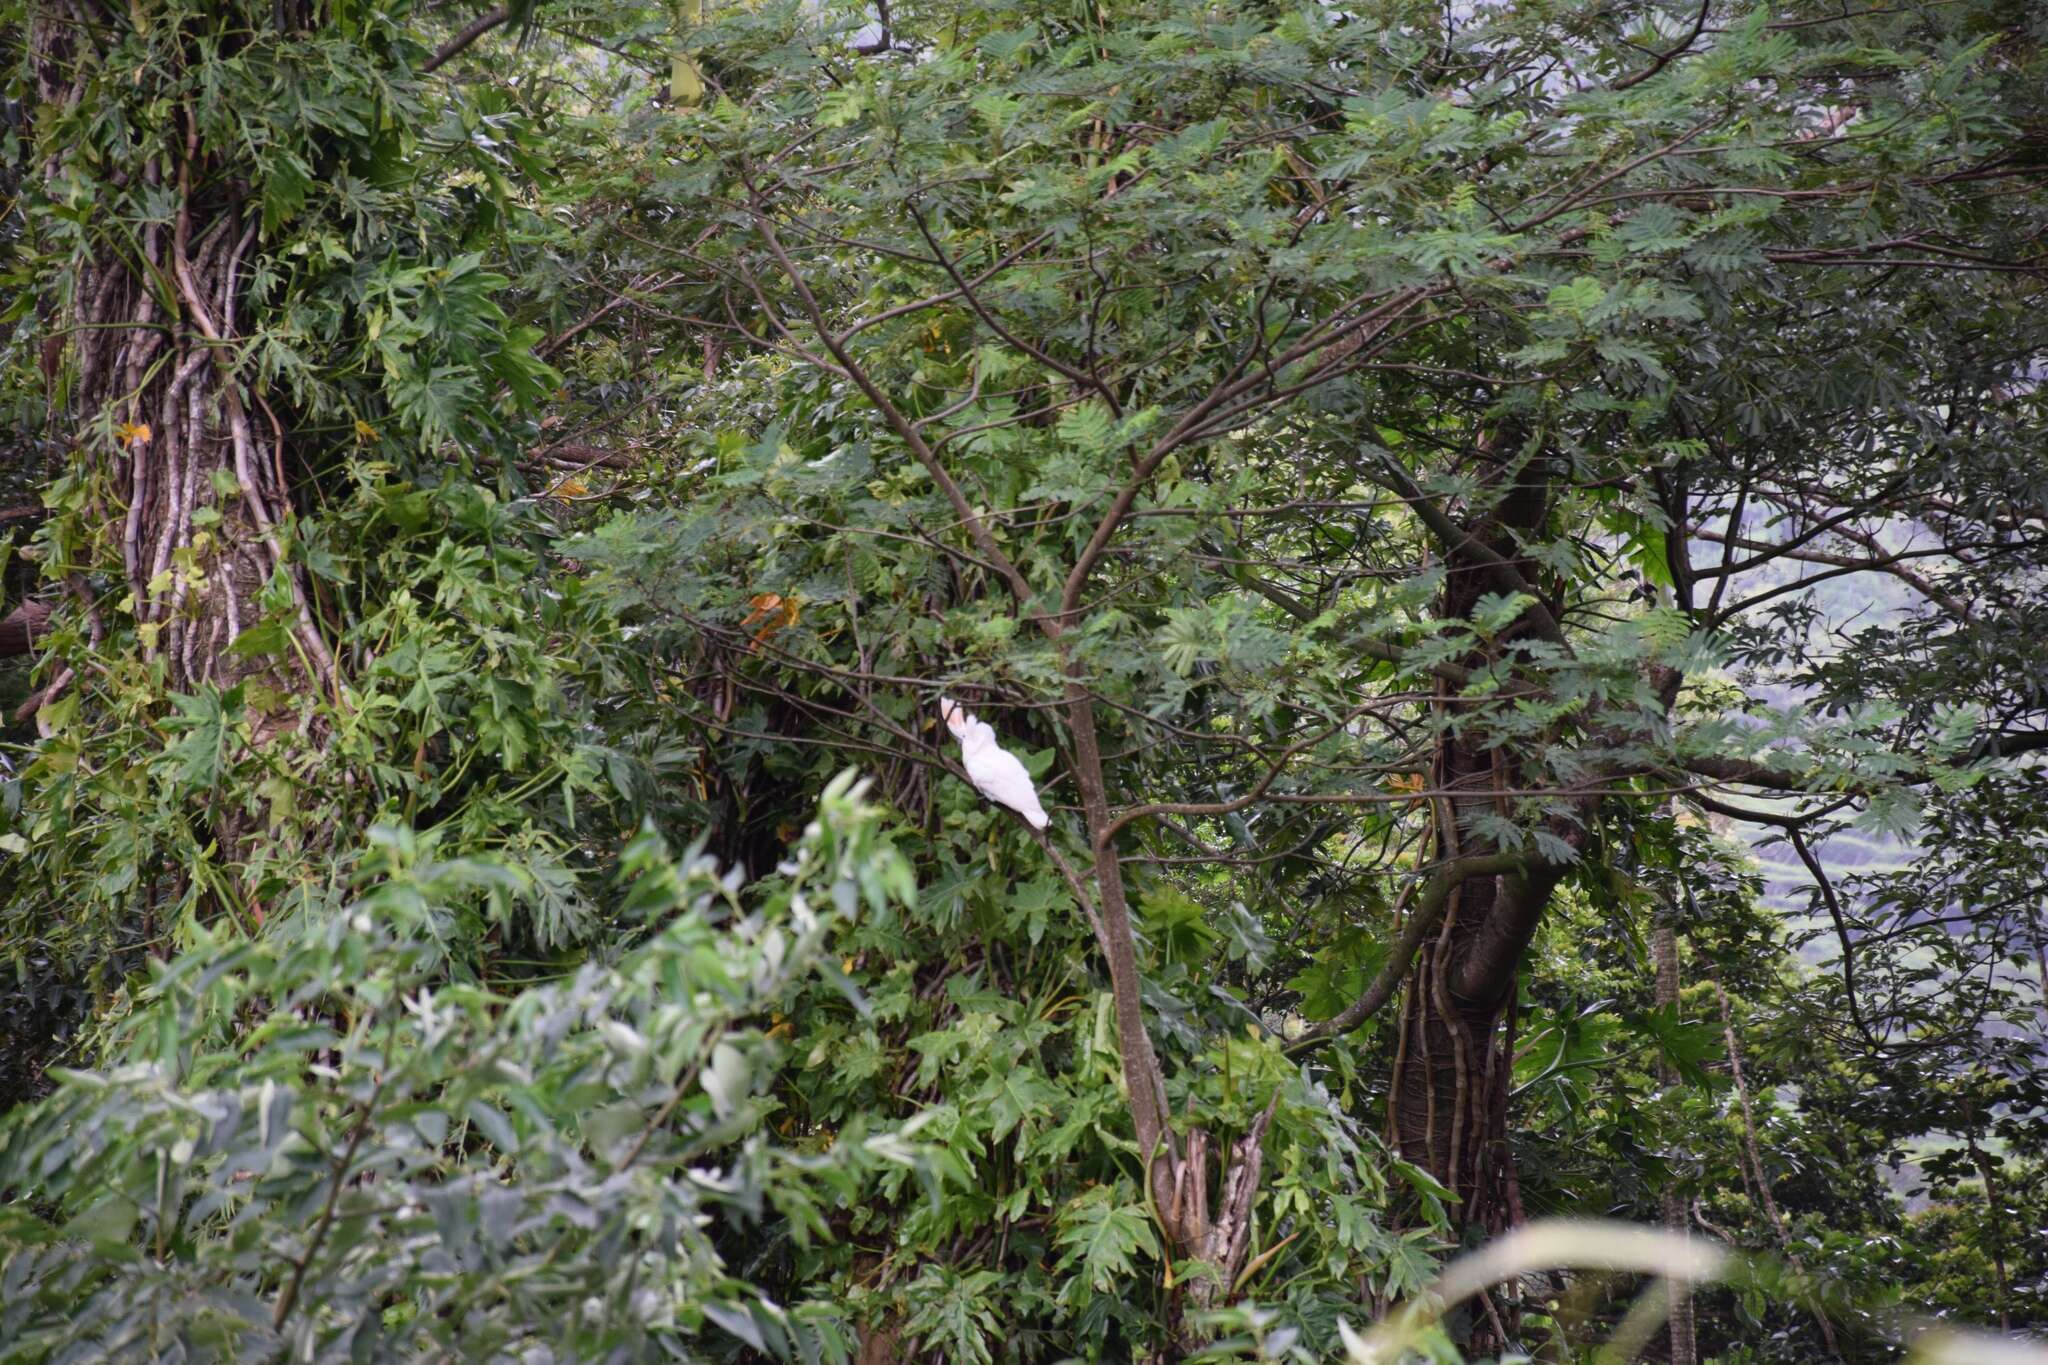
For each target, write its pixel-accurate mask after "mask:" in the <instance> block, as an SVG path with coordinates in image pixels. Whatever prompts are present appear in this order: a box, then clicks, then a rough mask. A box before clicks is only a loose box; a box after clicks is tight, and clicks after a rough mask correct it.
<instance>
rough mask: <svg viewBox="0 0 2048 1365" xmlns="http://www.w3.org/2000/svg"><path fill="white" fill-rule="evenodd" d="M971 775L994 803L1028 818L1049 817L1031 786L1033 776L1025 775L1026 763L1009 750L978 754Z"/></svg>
mask: <svg viewBox="0 0 2048 1365" xmlns="http://www.w3.org/2000/svg"><path fill="white" fill-rule="evenodd" d="M983 728H986V727H983ZM967 775H968V776H969V777H970V778H972V779H974V785H975V788H976V789H977V790H979V791H980V792H981V794H982V795H983V796H986V797H987V798H988V799H989V800H991V801H996V802H999V803H1001V804H1002V805H1005V806H1008V807H1009V808H1010V809H1011V810H1015V811H1022V812H1024V813H1025V814H1027V815H1028V814H1033V813H1036V814H1039V815H1043V814H1044V813H1045V808H1044V807H1043V806H1041V805H1040V804H1039V803H1038V789H1037V788H1036V787H1034V786H1032V784H1031V774H1030V773H1029V772H1026V771H1025V769H1024V764H1023V761H1022V760H1020V759H1019V758H1018V757H1017V756H1016V755H1015V754H1013V753H1011V752H1010V751H1009V750H1008V749H1002V748H997V747H995V746H993V745H991V746H990V747H989V748H988V750H987V751H986V752H983V753H979V754H976V755H975V756H974V760H973V761H972V762H971V763H969V764H968V766H967Z"/></svg>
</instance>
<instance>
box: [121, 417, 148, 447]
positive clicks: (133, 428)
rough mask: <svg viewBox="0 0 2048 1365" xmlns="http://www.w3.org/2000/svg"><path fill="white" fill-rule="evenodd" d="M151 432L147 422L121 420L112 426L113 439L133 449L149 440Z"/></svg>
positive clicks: (144, 444)
mask: <svg viewBox="0 0 2048 1365" xmlns="http://www.w3.org/2000/svg"><path fill="white" fill-rule="evenodd" d="M150 437H151V432H150V430H149V423H147V422H123V423H121V425H120V426H118V427H115V428H114V439H115V440H117V441H119V442H120V443H121V444H122V445H124V446H126V447H128V449H130V450H133V449H135V447H137V446H146V445H148V444H149V442H150Z"/></svg>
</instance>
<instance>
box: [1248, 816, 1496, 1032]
mask: <svg viewBox="0 0 2048 1365" xmlns="http://www.w3.org/2000/svg"><path fill="white" fill-rule="evenodd" d="M1523 865H1524V860H1523V858H1522V856H1521V855H1520V854H1517V853H1475V854H1472V855H1471V856H1469V857H1464V858H1457V859H1453V860H1452V861H1450V862H1448V863H1445V864H1444V865H1443V866H1442V867H1440V868H1438V869H1437V871H1436V873H1435V874H1434V875H1433V876H1431V877H1430V879H1429V881H1428V882H1427V883H1426V884H1425V885H1424V886H1423V889H1422V893H1421V895H1419V896H1417V897H1416V900H1415V908H1414V910H1413V911H1412V912H1410V914H1409V916H1408V923H1407V924H1406V925H1404V926H1403V927H1402V929H1401V933H1400V935H1399V937H1397V938H1396V939H1395V940H1394V942H1393V945H1392V946H1391V947H1390V948H1388V950H1387V960H1386V961H1385V962H1383V963H1381V964H1380V970H1379V974H1378V975H1376V976H1375V977H1373V979H1372V983H1371V984H1370V985H1368V986H1367V987H1366V988H1365V990H1364V991H1363V992H1362V993H1361V994H1360V995H1359V997H1358V999H1356V1000H1354V1001H1352V1002H1351V1003H1350V1004H1349V1005H1347V1006H1346V1007H1345V1008H1344V1010H1343V1012H1342V1013H1340V1014H1337V1015H1335V1016H1333V1017H1331V1018H1329V1019H1325V1020H1324V1021H1323V1022H1322V1023H1320V1024H1317V1025H1316V1026H1315V1027H1314V1028H1312V1029H1310V1030H1309V1031H1308V1032H1307V1033H1305V1034H1303V1035H1302V1036H1301V1037H1300V1038H1299V1039H1297V1040H1296V1041H1295V1042H1293V1043H1290V1044H1289V1045H1288V1047H1287V1054H1288V1055H1289V1056H1295V1055H1297V1054H1299V1053H1302V1052H1306V1051H1308V1050H1309V1049H1310V1048H1313V1047H1319V1046H1321V1045H1322V1044H1323V1043H1326V1042H1328V1041H1329V1040H1330V1039H1332V1038H1334V1037H1336V1036H1337V1035H1338V1034H1340V1033H1349V1032H1350V1031H1351V1030H1352V1029H1355V1028H1357V1027H1358V1026H1359V1025H1360V1024H1362V1023H1364V1022H1365V1021H1366V1020H1367V1019H1369V1018H1371V1017H1372V1016H1373V1015H1374V1014H1376V1013H1378V1012H1379V1010H1380V1008H1381V1007H1382V1006H1384V1005H1385V1004H1386V1003H1387V1001H1389V1000H1391V999H1393V996H1394V992H1395V991H1396V990H1397V989H1399V988H1400V985H1401V982H1402V981H1403V980H1405V979H1406V977H1407V975H1408V964H1409V963H1410V962H1412V961H1413V960H1414V958H1415V953H1416V950H1417V949H1419V948H1420V947H1421V946H1422V940H1423V939H1425V938H1427V937H1428V936H1429V935H1430V934H1431V933H1432V932H1433V931H1434V930H1435V928H1436V922H1437V920H1438V918H1439V917H1441V916H1442V914H1443V909H1444V904H1445V902H1446V901H1448V900H1449V899H1450V895H1451V892H1452V891H1454V890H1456V889H1457V888H1458V887H1459V886H1462V885H1463V884H1464V883H1466V882H1468V881H1471V880H1472V879H1473V878H1475V877H1492V876H1500V875H1502V874H1505V873H1510V872H1515V871H1517V870H1519V869H1520V868H1522V867H1523Z"/></svg>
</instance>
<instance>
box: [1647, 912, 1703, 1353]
mask: <svg viewBox="0 0 2048 1365" xmlns="http://www.w3.org/2000/svg"><path fill="white" fill-rule="evenodd" d="M1650 951H1651V955H1652V956H1653V957H1654V958H1655V959H1656V963H1657V1005H1658V1007H1659V1008H1660V1009H1661V1008H1664V1007H1666V1006H1669V1007H1670V1008H1671V1009H1672V1010H1673V1011H1674V1012H1675V1011H1676V1010H1677V1008H1678V990H1679V985H1680V982H1679V976H1678V926H1677V925H1676V924H1674V923H1672V915H1671V911H1670V909H1669V908H1668V907H1667V908H1666V909H1665V910H1664V911H1663V912H1661V913H1660V914H1659V915H1658V917H1657V926H1656V928H1655V930H1653V931H1652V937H1651V942H1650ZM1657 1079H1658V1081H1659V1083H1660V1084H1662V1085H1663V1086H1664V1088H1665V1089H1667V1090H1669V1089H1670V1088H1671V1087H1673V1086H1675V1085H1677V1084H1678V1070H1677V1068H1676V1067H1674V1066H1672V1065H1671V1063H1669V1062H1666V1061H1659V1062H1658V1063H1657ZM1662 1213H1663V1217H1664V1226H1665V1227H1666V1228H1669V1229H1670V1230H1671V1231H1673V1232H1678V1233H1687V1232H1690V1231H1691V1230H1692V1224H1691V1221H1690V1220H1689V1219H1688V1218H1687V1217H1686V1209H1685V1201H1684V1200H1683V1199H1682V1198H1681V1197H1680V1196H1679V1193H1678V1188H1677V1186H1676V1184H1675V1183H1672V1182H1667V1183H1666V1184H1665V1187H1664V1194H1663V1209H1662ZM1666 1290H1667V1291H1668V1292H1669V1294H1670V1296H1671V1322H1670V1327H1671V1365H1699V1358H1700V1347H1699V1334H1698V1331H1697V1330H1696V1328H1695V1325H1694V1321H1693V1302H1692V1287H1691V1286H1690V1285H1688V1284H1686V1283H1685V1282H1684V1281H1683V1280H1671V1281H1669V1282H1668V1283H1667V1284H1666Z"/></svg>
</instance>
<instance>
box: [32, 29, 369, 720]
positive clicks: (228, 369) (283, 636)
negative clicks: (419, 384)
mask: <svg viewBox="0 0 2048 1365" xmlns="http://www.w3.org/2000/svg"><path fill="white" fill-rule="evenodd" d="M220 8H221V10H222V11H223V12H222V13H218V14H215V15H212V16H210V17H208V18H207V19H204V20H192V19H187V20H185V21H183V22H187V23H191V24H193V25H194V26H195V28H196V27H199V26H202V25H203V26H205V27H207V28H208V29H209V32H207V33H205V34H203V35H202V34H200V33H197V32H195V33H193V34H192V35H191V40H192V41H195V42H196V41H200V40H201V39H202V38H204V39H205V40H206V41H211V42H216V43H220V44H224V45H227V46H228V48H229V49H230V50H231V49H232V46H233V44H235V43H237V42H240V41H246V37H245V35H246V34H248V33H249V32H250V29H249V26H248V25H247V24H246V23H245V22H242V21H241V19H240V16H238V15H237V14H235V13H234V12H233V11H234V9H235V7H233V6H222V7H220ZM277 8H278V10H279V11H280V12H279V14H278V15H276V16H270V15H269V13H268V11H269V7H266V17H267V18H273V19H275V21H277V22H285V23H289V22H293V14H294V13H296V12H297V11H298V10H299V9H300V8H301V7H300V6H299V5H297V4H282V5H280V6H278V7H277ZM167 21H169V20H160V21H159V22H167ZM134 22H136V21H135V20H134V19H133V18H131V11H130V10H129V9H127V8H126V7H121V6H107V5H100V4H96V3H92V0H84V3H80V2H79V0H73V3H71V4H68V5H58V4H54V3H50V4H41V5H37V6H35V7H34V9H33V17H32V19H31V43H32V44H33V54H34V58H35V63H36V74H37V84H38V90H39V93H40V95H41V97H42V99H43V101H44V102H45V103H46V104H49V105H54V106H58V107H64V108H68V107H71V106H75V105H76V104H77V103H78V102H79V100H80V99H81V98H82V97H83V94H84V91H85V90H86V89H87V85H88V81H87V73H89V72H90V71H91V70H92V69H93V67H94V66H95V65H96V64H97V63H98V62H99V61H100V60H101V50H100V48H99V47H98V46H97V43H99V42H101V41H112V39H113V38H116V37H118V36H119V35H121V34H122V33H124V32H125V31H126V30H128V29H129V28H130V27H132V25H133V24H134ZM296 22H297V23H299V24H303V23H304V22H305V16H304V15H303V14H297V17H296ZM96 35H99V36H96ZM166 119H167V122H168V124H169V126H167V127H164V128H162V129H159V130H158V131H159V132H160V133H161V134H162V143H163V145H164V147H165V148H166V150H165V151H163V152H162V153H160V154H159V155H157V156H153V157H151V158H149V159H148V160H147V161H146V162H145V163H144V165H143V168H142V171H141V176H142V179H143V180H144V182H145V183H146V184H147V185H148V186H149V187H150V188H151V189H152V190H154V191H157V192H159V193H161V194H162V195H163V196H164V198H165V200H166V202H167V203H168V205H169V219H170V221H168V222H145V223H142V224H140V225H139V226H138V227H137V229H136V231H135V232H134V234H133V235H132V236H124V235H122V234H118V233H114V232H111V231H108V232H100V233H96V234H95V235H94V237H93V238H92V243H93V244H92V246H91V248H90V251H89V253H88V252H86V251H84V250H82V251H81V254H80V255H79V256H78V257H77V258H74V261H73V264H72V270H71V278H70V280H69V282H68V283H69V285H70V288H69V289H68V291H66V294H67V297H68V300H69V301H68V303H67V304H66V305H65V308H64V310H63V311H62V312H60V313H59V314H58V315H56V316H54V317H52V318H50V319H49V320H48V321H49V323H50V324H51V337H52V340H53V341H60V344H61V348H62V349H61V350H59V351H57V352H56V353H54V354H53V355H52V357H51V358H52V360H53V362H54V365H53V368H57V369H59V370H60V371H61V372H63V373H64V374H65V377H66V378H68V381H69V382H68V383H63V384H53V386H52V387H53V391H54V392H56V393H58V394H61V395H62V403H63V407H62V409H61V410H60V411H59V412H58V413H56V414H55V423H56V425H57V426H58V428H59V429H60V430H63V431H66V432H69V433H72V436H73V439H74V440H75V441H76V442H77V445H76V447H75V448H74V453H73V461H74V467H75V468H77V469H79V470H80V472H81V473H83V474H85V475H86V476H87V477H86V479H85V481H84V482H85V484H86V486H87V487H88V489H90V490H91V493H90V496H91V497H92V498H93V499H94V500H95V502H97V503H99V504H100V505H99V506H96V507H95V508H94V509H93V510H94V514H95V520H96V521H97V522H98V523H99V525H100V526H101V527H103V528H105V530H104V534H105V535H106V536H107V537H109V539H110V540H111V541H112V542H113V544H112V545H111V546H109V547H108V548H110V549H114V548H117V549H118V555H119V560H120V563H121V566H122V570H123V577H124V578H125V580H126V583H125V593H122V592H121V591H119V590H116V591H115V592H114V593H112V594H110V596H112V597H114V598H116V599H119V598H124V597H125V598H126V599H127V602H126V606H127V609H128V610H132V612H133V615H134V619H135V622H136V628H137V636H138V639H139V644H140V649H141V652H142V654H143V656H144V657H145V658H146V659H148V660H149V661H151V662H154V663H157V664H160V665H161V667H162V669H163V673H164V678H165V681H166V683H167V684H168V685H169V686H170V687H171V688H173V689H175V690H179V691H188V692H189V691H194V690H196V689H198V688H200V687H202V686H205V685H208V684H212V685H215V686H220V687H226V686H231V685H233V684H235V683H237V682H239V681H241V680H243V679H244V678H248V677H251V676H252V675H258V674H261V675H264V676H265V677H266V679H267V680H269V681H270V682H272V683H273V684H274V685H276V686H278V687H279V688H281V689H282V688H293V687H303V686H306V685H309V684H310V685H316V686H320V687H323V688H324V687H326V686H328V685H329V684H331V681H332V678H333V674H334V663H333V660H332V658H331V657H330V655H329V652H328V648H327V645H326V642H325V640H324V639H323V638H322V635H321V632H320V630H319V627H318V625H317V623H316V621H315V619H314V614H313V611H312V608H311V605H310V603H309V602H308V600H307V596H306V590H305V585H304V582H303V580H302V578H301V576H300V573H299V571H298V569H297V568H296V566H294V565H293V564H292V563H291V562H290V561H289V560H288V558H287V555H286V550H285V533H286V530H287V528H288V523H289V521H290V518H291V515H292V511H291V502H290V498H289V495H288V492H287V489H288V480H287V476H286V429H285V425H284V423H283V421H282V420H280V418H279V416H278V414H277V413H276V412H275V411H274V410H273V409H272V407H271V406H270V404H269V403H268V402H267V401H266V399H265V398H264V397H263V395H262V394H260V393H258V392H256V391H255V390H254V389H252V388H251V387H250V386H249V385H248V384H247V383H246V382H245V380H244V378H243V377H242V376H241V375H240V374H238V372H237V361H236V348H235V346H234V342H235V341H236V340H237V339H238V338H240V337H241V335H242V333H241V321H242V316H243V313H244V312H245V308H244V303H245V299H244V295H245V292H246V288H247V284H248V278H249V274H250V267H251V256H250V253H251V250H252V248H253V247H254V246H255V245H256V240H257V229H258V224H259V220H260V214H259V210H258V206H257V204H256V203H255V201H254V195H253V191H252V189H251V187H250V185H249V182H248V181H247V179H245V178H244V176H243V174H242V169H243V168H241V167H239V166H238V165H236V164H234V163H232V162H231V161H229V160H228V159H227V156H228V155H230V154H231V153H228V152H226V151H224V150H223V149H215V148H212V147H208V146H204V145H202V144H201V142H200V139H199V136H198V122H197V119H196V117H195V114H194V111H193V110H191V109H189V108H173V109H171V110H169V111H168V112H167V114H166ZM44 170H45V174H46V176H48V177H49V178H50V180H51V182H52V183H56V182H57V181H58V180H59V178H60V177H62V176H64V175H66V174H71V173H74V172H75V173H76V174H77V175H78V176H79V177H80V178H81V179H86V180H90V179H91V178H92V176H93V175H94V174H95V171H94V169H93V168H91V167H87V166H83V165H80V166H79V167H76V168H74V167H71V166H69V165H68V164H67V157H66V154H65V153H63V152H52V153H51V154H50V156H49V158H48V160H47V162H46V165H45V168H44ZM112 174H113V175H114V176H116V177H120V176H122V175H124V174H126V173H125V172H120V171H116V172H113V173H112ZM259 625H264V626H275V627H277V630H276V631H273V632H269V633H268V634H267V635H266V637H265V639H266V642H271V641H274V642H275V644H277V645H279V646H281V648H277V649H275V650H272V649H270V648H268V647H266V648H265V649H264V650H262V651H255V650H251V651H247V652H231V651H230V649H229V647H230V646H231V645H233V644H234V643H235V641H236V640H237V639H239V638H240V637H241V636H242V635H243V634H244V633H245V632H248V631H250V630H252V629H254V628H256V627H258V626H259ZM266 656H267V657H266Z"/></svg>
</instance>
